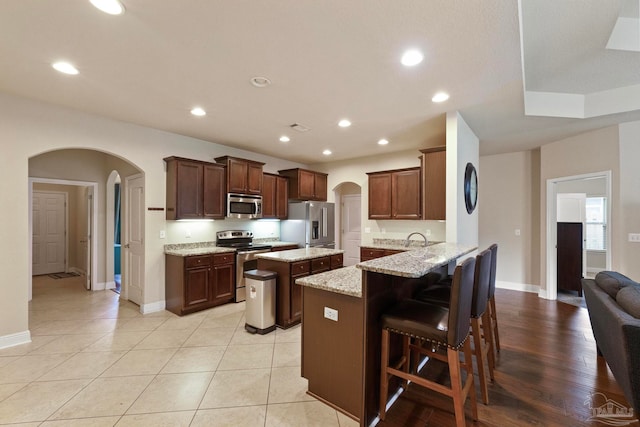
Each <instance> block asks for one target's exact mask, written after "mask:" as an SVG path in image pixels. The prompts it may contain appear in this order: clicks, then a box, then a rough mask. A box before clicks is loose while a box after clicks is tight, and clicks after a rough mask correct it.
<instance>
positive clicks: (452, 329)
mask: <svg viewBox="0 0 640 427" xmlns="http://www.w3.org/2000/svg"><path fill="white" fill-rule="evenodd" d="M475 266H476V260H475V258H467V259H466V260H464V262H463V263H462V264H460V265H458V266H457V267H456V270H455V271H454V273H453V281H452V282H451V296H450V300H449V323H448V332H447V345H449V347H452V348H459V347H460V346H461V345H462V344H463V343H464V341H465V339H466V338H467V335H469V321H470V320H471V299H472V298H473V278H474V273H475Z"/></svg>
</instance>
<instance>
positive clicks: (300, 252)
mask: <svg viewBox="0 0 640 427" xmlns="http://www.w3.org/2000/svg"><path fill="white" fill-rule="evenodd" d="M343 253H344V251H343V250H340V249H325V248H302V249H291V250H286V251H278V252H269V253H263V254H258V255H256V258H257V260H258V269H259V270H267V271H273V272H275V273H277V274H278V278H277V280H276V325H277V326H279V327H280V328H284V329H286V328H289V327H291V326H294V325H297V324H298V323H300V320H301V319H302V289H301V287H300V286H298V285H296V284H295V281H296V279H297V278H299V277H304V276H308V275H310V274H316V273H322V272H324V271H329V270H332V269H336V268H342V256H343V255H342V254H343Z"/></svg>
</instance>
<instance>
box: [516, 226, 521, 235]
mask: <svg viewBox="0 0 640 427" xmlns="http://www.w3.org/2000/svg"><path fill="white" fill-rule="evenodd" d="M519 235H520V229H519V228H516V236H519Z"/></svg>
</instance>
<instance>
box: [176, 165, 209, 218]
mask: <svg viewBox="0 0 640 427" xmlns="http://www.w3.org/2000/svg"><path fill="white" fill-rule="evenodd" d="M202 174H203V169H202V164H200V163H191V162H187V161H182V160H180V161H178V164H177V170H176V181H177V182H176V219H195V218H202Z"/></svg>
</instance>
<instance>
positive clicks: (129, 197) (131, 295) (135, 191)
mask: <svg viewBox="0 0 640 427" xmlns="http://www.w3.org/2000/svg"><path fill="white" fill-rule="evenodd" d="M125 183H126V200H125V203H126V204H125V219H126V224H123V225H124V245H123V251H124V260H125V265H124V269H123V273H124V274H123V277H122V286H123V293H124V295H125V298H127V299H128V300H130V301H131V302H134V303H136V304H138V305H142V303H143V286H144V178H143V177H142V176H141V175H136V176H134V177H128V178H126V179H125Z"/></svg>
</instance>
